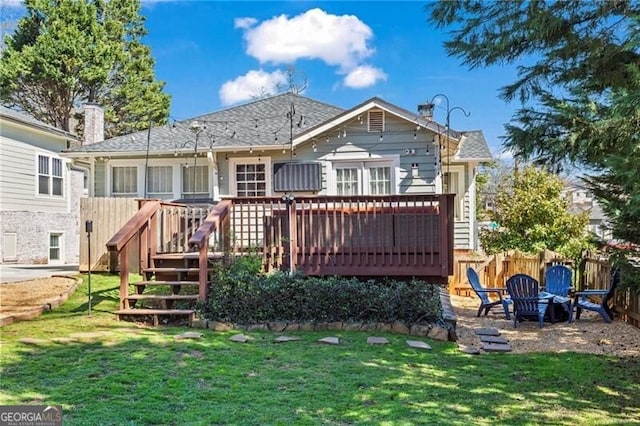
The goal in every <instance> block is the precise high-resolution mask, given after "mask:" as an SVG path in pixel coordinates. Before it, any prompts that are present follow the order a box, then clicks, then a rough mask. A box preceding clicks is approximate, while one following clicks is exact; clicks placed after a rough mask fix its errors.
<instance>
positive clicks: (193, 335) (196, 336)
mask: <svg viewBox="0 0 640 426" xmlns="http://www.w3.org/2000/svg"><path fill="white" fill-rule="evenodd" d="M175 339H176V340H184V339H202V333H198V332H196V331H187V332H185V333H182V334H178V335H177V336H176V337H175Z"/></svg>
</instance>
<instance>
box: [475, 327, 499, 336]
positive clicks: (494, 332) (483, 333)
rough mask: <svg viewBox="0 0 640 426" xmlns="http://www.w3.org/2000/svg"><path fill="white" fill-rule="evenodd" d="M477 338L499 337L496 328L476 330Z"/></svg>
mask: <svg viewBox="0 0 640 426" xmlns="http://www.w3.org/2000/svg"><path fill="white" fill-rule="evenodd" d="M475 332H476V334H477V335H478V336H499V335H500V332H499V331H498V330H497V329H496V328H476V330H475Z"/></svg>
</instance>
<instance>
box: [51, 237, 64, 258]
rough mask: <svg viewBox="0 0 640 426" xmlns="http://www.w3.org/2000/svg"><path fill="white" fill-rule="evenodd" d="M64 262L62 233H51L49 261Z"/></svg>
mask: <svg viewBox="0 0 640 426" xmlns="http://www.w3.org/2000/svg"><path fill="white" fill-rule="evenodd" d="M60 262H62V233H58V232H52V233H50V234H49V263H60Z"/></svg>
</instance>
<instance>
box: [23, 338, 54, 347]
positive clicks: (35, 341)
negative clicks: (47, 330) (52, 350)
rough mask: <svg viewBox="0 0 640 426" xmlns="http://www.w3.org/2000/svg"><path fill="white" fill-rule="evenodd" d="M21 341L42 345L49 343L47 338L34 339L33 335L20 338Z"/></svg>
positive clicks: (27, 343) (26, 343)
mask: <svg viewBox="0 0 640 426" xmlns="http://www.w3.org/2000/svg"><path fill="white" fill-rule="evenodd" d="M19 342H20V343H24V344H25V345H41V344H43V343H47V341H46V340H42V339H34V338H33V337H25V338H22V339H20V340H19Z"/></svg>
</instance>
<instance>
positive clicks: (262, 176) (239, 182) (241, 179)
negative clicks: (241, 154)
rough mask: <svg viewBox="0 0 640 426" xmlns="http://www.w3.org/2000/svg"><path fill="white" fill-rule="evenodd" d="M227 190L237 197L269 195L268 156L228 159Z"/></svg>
mask: <svg viewBox="0 0 640 426" xmlns="http://www.w3.org/2000/svg"><path fill="white" fill-rule="evenodd" d="M229 177H230V179H229V192H231V194H232V195H235V196H237V197H264V196H266V195H271V188H270V186H271V162H270V161H269V158H264V157H263V158H262V159H260V160H259V159H257V158H234V159H233V160H229Z"/></svg>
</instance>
